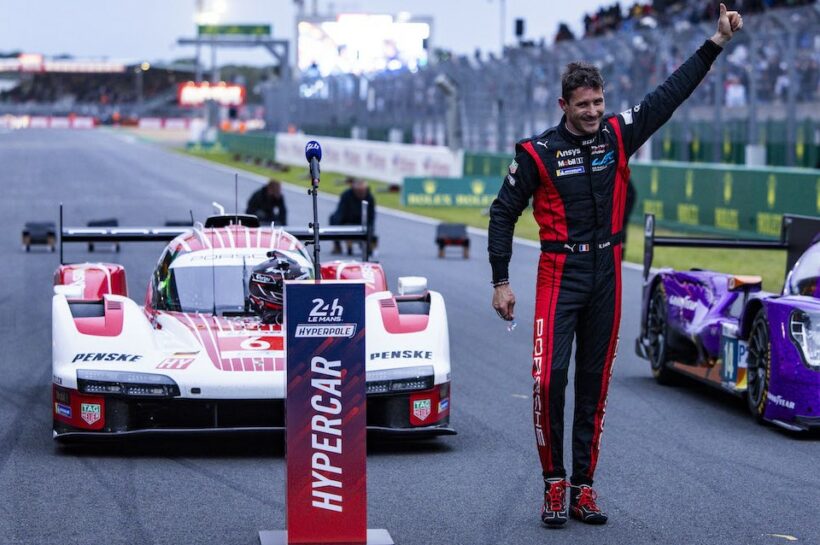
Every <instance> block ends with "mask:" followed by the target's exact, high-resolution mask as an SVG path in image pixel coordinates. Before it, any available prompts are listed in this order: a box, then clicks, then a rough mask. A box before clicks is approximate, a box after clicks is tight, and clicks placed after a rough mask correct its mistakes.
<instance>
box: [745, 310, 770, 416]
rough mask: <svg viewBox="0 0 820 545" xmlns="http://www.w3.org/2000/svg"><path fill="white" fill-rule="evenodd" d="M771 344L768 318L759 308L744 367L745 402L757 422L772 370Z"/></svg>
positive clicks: (763, 405) (766, 396)
mask: <svg viewBox="0 0 820 545" xmlns="http://www.w3.org/2000/svg"><path fill="white" fill-rule="evenodd" d="M771 363H772V345H771V342H769V320H768V319H767V318H766V311H765V310H764V309H760V311H759V312H758V313H757V316H755V319H754V322H752V331H751V333H750V334H749V356H748V368H747V369H746V373H747V374H746V377H747V379H746V380H747V387H746V403H747V404H748V405H749V410H750V411H752V415H754V417H755V419H756V420H757V421H758V422H762V421H763V413H764V412H765V410H766V399H767V398H768V395H769V380H770V379H771V372H772V365H771Z"/></svg>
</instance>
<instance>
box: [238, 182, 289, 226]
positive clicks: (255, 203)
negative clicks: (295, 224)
mask: <svg viewBox="0 0 820 545" xmlns="http://www.w3.org/2000/svg"><path fill="white" fill-rule="evenodd" d="M245 213H246V214H253V215H254V216H256V217H257V218H259V221H260V222H261V223H271V222H273V224H274V225H287V224H288V209H287V207H286V206H285V196H284V195H282V184H281V183H280V182H279V181H277V180H274V179H273V178H271V179H270V180H268V183H267V184H266V185H264V186H263V187H260V188H259V189H257V190H256V191H255V192H254V193H253V195H251V198H250V199H248V208H247V210H245Z"/></svg>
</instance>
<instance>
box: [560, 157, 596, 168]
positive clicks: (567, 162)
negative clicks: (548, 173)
mask: <svg viewBox="0 0 820 545" xmlns="http://www.w3.org/2000/svg"><path fill="white" fill-rule="evenodd" d="M583 164H584V158H583V157H573V158H572V159H561V160H559V161H558V168H564V167H571V166H575V165H583ZM593 164H594V163H593Z"/></svg>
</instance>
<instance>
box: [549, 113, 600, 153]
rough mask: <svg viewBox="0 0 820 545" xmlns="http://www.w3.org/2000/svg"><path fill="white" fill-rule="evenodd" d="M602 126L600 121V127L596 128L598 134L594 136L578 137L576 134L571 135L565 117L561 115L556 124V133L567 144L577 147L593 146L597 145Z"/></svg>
mask: <svg viewBox="0 0 820 545" xmlns="http://www.w3.org/2000/svg"><path fill="white" fill-rule="evenodd" d="M603 126H604V123H603V121H601V125H600V126H599V127H598V132H596V133H595V134H592V135H589V134H585V135H582V136H579V135H577V134H572V133H571V132H569V129H567V116H566V115H562V116H561V121H560V122H559V123H558V133H559V134H560V135H561V137H562V138H564V139H565V140H566V141H567V142H571V143H573V144H576V145H578V146H593V145H595V144H597V143H598V140H599V135H600V134H601V127H603Z"/></svg>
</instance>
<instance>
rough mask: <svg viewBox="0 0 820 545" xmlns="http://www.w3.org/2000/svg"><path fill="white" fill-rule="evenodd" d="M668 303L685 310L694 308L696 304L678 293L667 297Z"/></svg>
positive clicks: (696, 306)
mask: <svg viewBox="0 0 820 545" xmlns="http://www.w3.org/2000/svg"><path fill="white" fill-rule="evenodd" d="M669 304H670V305H672V306H673V307H680V308H684V309H686V310H695V309H696V308H698V304H697V303H696V302H695V301H692V300H691V299H689V298H688V297H681V296H680V295H673V296H671V297H670V298H669Z"/></svg>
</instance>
